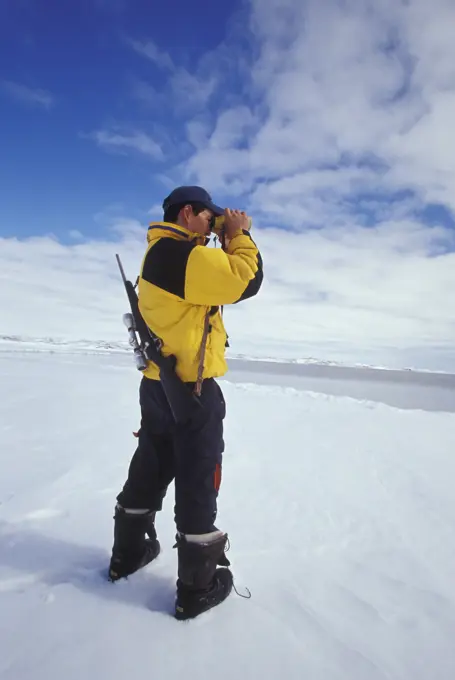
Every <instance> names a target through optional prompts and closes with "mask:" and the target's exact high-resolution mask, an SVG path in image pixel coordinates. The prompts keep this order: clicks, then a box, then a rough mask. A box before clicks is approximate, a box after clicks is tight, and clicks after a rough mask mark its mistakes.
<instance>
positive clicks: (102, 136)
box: [89, 130, 163, 160]
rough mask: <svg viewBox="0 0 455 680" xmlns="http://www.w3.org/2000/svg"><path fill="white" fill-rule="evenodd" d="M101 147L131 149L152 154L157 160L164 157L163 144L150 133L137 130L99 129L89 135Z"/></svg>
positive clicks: (147, 154) (112, 149)
mask: <svg viewBox="0 0 455 680" xmlns="http://www.w3.org/2000/svg"><path fill="white" fill-rule="evenodd" d="M89 137H90V138H91V139H93V140H94V141H95V142H96V143H97V144H98V145H99V146H100V147H102V148H104V149H107V150H110V151H117V152H119V151H120V152H121V151H122V150H125V149H129V150H133V151H136V152H139V153H141V154H144V155H145V156H150V157H151V158H154V159H155V160H161V159H162V158H163V151H162V149H161V146H160V145H159V144H158V142H156V141H155V140H154V139H153V138H152V137H150V135H147V134H146V133H145V132H141V131H140V130H136V131H133V132H124V133H120V132H113V131H110V130H97V131H96V132H93V133H91V134H90V135H89Z"/></svg>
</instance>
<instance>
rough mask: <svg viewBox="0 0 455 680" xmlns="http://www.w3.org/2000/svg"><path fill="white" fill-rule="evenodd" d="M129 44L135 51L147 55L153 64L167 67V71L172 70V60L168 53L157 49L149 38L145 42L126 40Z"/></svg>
mask: <svg viewBox="0 0 455 680" xmlns="http://www.w3.org/2000/svg"><path fill="white" fill-rule="evenodd" d="M127 42H128V43H129V45H130V46H131V47H132V48H133V50H134V51H135V52H137V53H138V54H140V55H142V56H143V57H147V59H150V61H152V62H153V63H154V64H156V65H157V66H159V67H160V68H164V69H167V70H169V71H173V70H174V68H175V67H174V62H173V61H172V59H171V57H170V55H169V54H168V53H167V52H164V51H163V50H160V49H158V47H157V46H156V45H155V43H154V42H153V41H151V40H148V41H146V42H141V41H140V40H128V41H127Z"/></svg>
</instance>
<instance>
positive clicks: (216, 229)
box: [210, 215, 253, 236]
mask: <svg viewBox="0 0 455 680" xmlns="http://www.w3.org/2000/svg"><path fill="white" fill-rule="evenodd" d="M224 220H225V216H224V215H220V217H212V219H211V221H210V230H211V231H213V233H214V234H216V235H217V236H219V235H220V234H221V232H222V231H223V228H224ZM252 224H253V220H252V218H251V217H249V218H248V227H247V229H248V231H249V230H250V229H251V226H252Z"/></svg>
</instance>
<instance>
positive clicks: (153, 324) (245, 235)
mask: <svg viewBox="0 0 455 680" xmlns="http://www.w3.org/2000/svg"><path fill="white" fill-rule="evenodd" d="M163 210H164V218H163V219H164V221H163V222H157V223H152V224H151V225H150V228H149V230H148V233H147V242H148V245H147V249H146V253H145V256H144V258H143V261H142V266H141V271H140V276H139V280H138V298H139V309H140V312H141V314H142V316H143V318H144V320H145V322H146V324H147V325H148V326H149V328H150V329H151V330H152V331H153V332H154V333H155V334H156V335H157V336H158V337H159V338H160V339H161V341H162V343H163V346H162V350H161V351H162V352H163V354H165V355H171V354H172V355H174V356H175V357H176V368H175V370H176V373H177V375H178V376H179V377H180V379H181V380H182V381H183V382H185V383H187V384H188V385H189V387H190V388H191V389H192V390H193V391H194V392H195V393H196V394H197V395H198V398H199V399H200V402H201V404H202V407H203V408H201V409H199V411H198V413H197V415H196V416H194V417H193V418H192V419H191V421H190V422H189V423H188V424H186V425H185V426H183V425H176V424H175V423H174V421H173V419H172V415H171V411H170V408H169V405H168V403H167V400H166V397H165V394H164V391H163V389H162V386H161V383H160V380H159V371H158V368H157V367H156V365H155V364H153V363H149V365H148V367H147V369H146V370H145V371H144V375H143V378H142V380H141V385H140V406H141V425H140V429H139V433H138V446H137V449H136V451H135V453H134V456H133V458H132V460H131V463H130V467H129V473H128V478H127V480H126V482H125V485H124V487H123V490H122V491H121V493H120V494H119V495H118V496H117V501H118V504H117V506H116V509H115V516H114V520H115V523H114V545H113V549H112V558H111V563H110V569H109V572H110V578H111V579H112V580H117V579H118V578H122V577H124V576H128V575H129V574H132V573H133V572H135V571H137V570H138V569H140V568H141V567H143V566H145V565H146V564H149V563H150V562H151V561H152V560H154V559H155V558H156V557H157V556H158V554H159V552H160V544H159V542H158V539H157V534H156V530H155V516H156V512H158V511H159V510H161V508H162V503H163V499H164V497H165V495H166V491H167V488H168V486H169V484H170V483H171V482H172V480H174V481H175V523H176V528H177V543H176V547H177V551H178V579H177V596H176V604H175V616H176V618H177V619H188V618H193V617H195V616H198V615H199V614H201V613H202V612H204V611H206V610H207V609H210V608H211V607H214V606H216V605H218V604H220V603H221V602H223V600H225V599H226V597H227V596H228V595H229V593H230V592H231V589H232V585H233V577H232V573H231V571H230V570H229V569H228V568H227V567H229V566H230V563H229V561H228V560H227V558H226V556H225V547H226V542H227V534H226V533H224V532H222V531H219V530H218V529H217V527H216V526H215V524H214V523H215V520H216V515H217V496H218V492H219V488H220V483H221V467H222V454H223V451H224V440H223V420H224V417H225V413H226V407H225V402H224V397H223V394H222V391H221V389H220V387H219V385H218V383H217V382H216V381H215V378H217V377H219V376H222V375H224V374H225V373H226V370H227V365H226V361H225V347H226V345H227V335H226V331H225V329H224V325H223V320H222V315H221V310H220V307H222V306H224V305H228V304H235V303H238V302H240V301H242V300H245V299H247V298H250V297H252V296H254V295H256V293H257V292H258V291H259V289H260V287H261V284H262V279H263V273H262V259H261V255H260V253H259V251H258V249H257V247H256V245H255V243H254V241H253V240H252V238H251V235H250V233H249V228H248V227H249V220H248V217H247V215H245V213H243V212H240V211H238V210H229V209H226V210H224V209H222V208H220V207H218V206H217V205H215V204H214V203H213V202H212V199H211V197H210V195H209V194H208V193H207V191H205V190H204V189H203V188H201V187H194V186H193V187H187V186H183V187H178V188H177V189H175V190H174V191H173V192H172V193H171V194H170V195H169V196H168V197H167V198H166V199H165V200H164V202H163ZM222 215H224V237H225V245H224V247H223V248H207V247H206V244H207V242H208V240H209V239H208V238H207V237H208V236H210V234H211V229H212V228H213V224H214V219H215V218H216V217H219V216H222ZM146 536H148V538H146Z"/></svg>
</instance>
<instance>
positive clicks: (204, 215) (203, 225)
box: [187, 206, 213, 236]
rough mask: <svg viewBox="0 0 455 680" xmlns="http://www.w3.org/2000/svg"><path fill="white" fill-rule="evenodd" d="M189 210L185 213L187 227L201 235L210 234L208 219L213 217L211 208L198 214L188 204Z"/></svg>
mask: <svg viewBox="0 0 455 680" xmlns="http://www.w3.org/2000/svg"><path fill="white" fill-rule="evenodd" d="M188 208H189V212H188V215H187V224H188V226H187V229H189V230H190V231H193V232H195V233H196V234H201V235H202V236H209V235H210V233H211V232H210V221H211V219H212V217H213V213H212V211H211V210H203V211H202V212H200V213H199V215H195V214H194V213H193V210H192V208H191V206H188Z"/></svg>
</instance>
